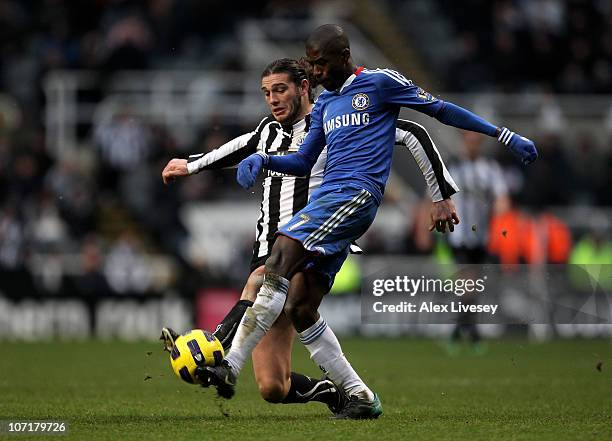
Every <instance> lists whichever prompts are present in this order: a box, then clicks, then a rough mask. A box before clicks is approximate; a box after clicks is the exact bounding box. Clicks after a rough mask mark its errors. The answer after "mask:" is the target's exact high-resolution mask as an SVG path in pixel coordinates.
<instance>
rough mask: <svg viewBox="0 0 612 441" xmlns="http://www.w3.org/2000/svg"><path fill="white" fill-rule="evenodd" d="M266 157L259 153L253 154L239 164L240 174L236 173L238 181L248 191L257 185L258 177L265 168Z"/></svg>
mask: <svg viewBox="0 0 612 441" xmlns="http://www.w3.org/2000/svg"><path fill="white" fill-rule="evenodd" d="M264 162H265V156H264V155H262V154H259V153H253V154H252V155H251V156H249V157H248V158H246V159H243V160H242V161H240V164H238V172H237V173H236V180H237V181H238V183H239V184H240V186H241V187H242V188H244V189H246V190H248V189H249V188H251V187H252V186H253V185H254V184H255V180H256V179H257V175H259V172H260V171H261V169H262V167H263V166H264Z"/></svg>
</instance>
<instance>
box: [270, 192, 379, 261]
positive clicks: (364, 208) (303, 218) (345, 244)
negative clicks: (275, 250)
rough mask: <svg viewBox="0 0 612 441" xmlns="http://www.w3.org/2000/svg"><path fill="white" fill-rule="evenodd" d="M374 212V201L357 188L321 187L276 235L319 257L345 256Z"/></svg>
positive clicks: (367, 193)
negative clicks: (341, 254)
mask: <svg viewBox="0 0 612 441" xmlns="http://www.w3.org/2000/svg"><path fill="white" fill-rule="evenodd" d="M377 210H378V203H377V202H376V200H375V199H374V198H373V197H372V195H371V194H370V193H369V192H368V191H367V190H365V189H363V188H361V187H359V186H356V185H352V184H348V185H344V186H341V187H340V186H334V187H331V188H330V187H325V186H321V187H319V189H318V190H317V191H316V192H314V193H313V195H312V196H311V198H310V201H309V202H308V204H307V205H306V206H305V207H304V208H302V209H301V210H300V211H299V212H298V213H296V215H295V216H293V218H292V219H291V220H290V221H289V222H287V223H286V224H285V225H284V226H283V227H282V228H280V229H279V230H278V233H277V234H282V235H284V236H288V237H290V238H292V239H295V240H297V241H299V242H301V243H302V245H303V246H304V248H306V249H307V250H309V251H314V252H316V253H318V254H321V255H323V256H332V255H335V254H337V253H348V249H349V246H350V245H351V243H352V242H353V241H355V240H356V239H358V238H359V237H361V236H362V235H363V234H364V233H365V232H366V231H367V230H368V228H370V225H372V222H373V221H374V218H375V217H376V211H377ZM344 258H346V256H345V257H344ZM343 261H344V259H343Z"/></svg>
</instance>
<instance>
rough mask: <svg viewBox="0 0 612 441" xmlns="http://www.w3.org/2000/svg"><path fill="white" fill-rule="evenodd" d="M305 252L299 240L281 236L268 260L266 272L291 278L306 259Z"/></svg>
mask: <svg viewBox="0 0 612 441" xmlns="http://www.w3.org/2000/svg"><path fill="white" fill-rule="evenodd" d="M305 253H306V251H305V250H304V248H303V247H302V245H301V244H300V243H299V242H296V241H294V240H292V239H289V238H287V237H285V236H279V237H278V238H277V239H276V242H274V245H273V246H272V252H271V253H270V257H268V259H267V260H266V272H267V273H273V274H278V275H279V276H282V277H286V278H288V279H290V278H291V277H292V276H293V274H294V273H295V271H296V269H297V268H298V267H299V266H300V264H301V262H302V261H303V260H304V258H305Z"/></svg>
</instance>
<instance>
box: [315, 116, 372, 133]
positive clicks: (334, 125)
mask: <svg viewBox="0 0 612 441" xmlns="http://www.w3.org/2000/svg"><path fill="white" fill-rule="evenodd" d="M369 123H370V114H369V113H366V112H362V113H349V114H345V115H338V116H336V117H335V118H332V119H330V120H329V121H325V123H324V124H323V131H324V132H325V134H326V135H327V134H328V133H329V132H331V131H332V130H334V129H338V128H340V127H349V126H365V125H367V124H369Z"/></svg>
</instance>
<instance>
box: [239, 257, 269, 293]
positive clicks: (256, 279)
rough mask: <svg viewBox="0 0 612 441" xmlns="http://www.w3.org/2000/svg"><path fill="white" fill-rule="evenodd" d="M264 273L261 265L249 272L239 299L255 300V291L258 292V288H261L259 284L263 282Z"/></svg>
mask: <svg viewBox="0 0 612 441" xmlns="http://www.w3.org/2000/svg"><path fill="white" fill-rule="evenodd" d="M264 273H265V267H264V266H263V265H262V266H260V267H259V268H257V269H256V270H255V271H253V272H252V273H251V275H250V276H249V278H248V280H247V283H246V285H245V287H244V289H243V290H242V295H241V296H240V300H250V301H251V302H254V301H255V299H256V298H257V292H259V288H261V285H262V284H263V276H264Z"/></svg>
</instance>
